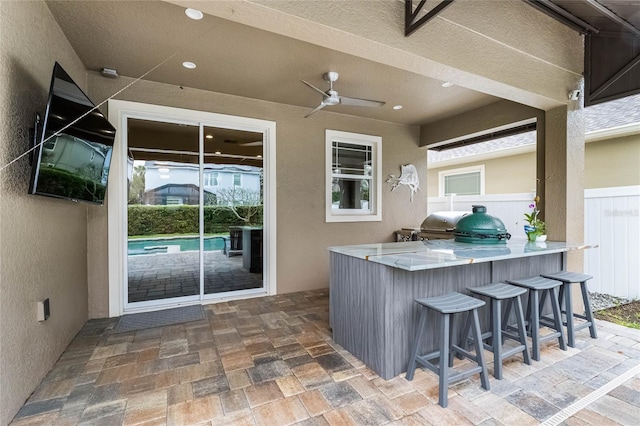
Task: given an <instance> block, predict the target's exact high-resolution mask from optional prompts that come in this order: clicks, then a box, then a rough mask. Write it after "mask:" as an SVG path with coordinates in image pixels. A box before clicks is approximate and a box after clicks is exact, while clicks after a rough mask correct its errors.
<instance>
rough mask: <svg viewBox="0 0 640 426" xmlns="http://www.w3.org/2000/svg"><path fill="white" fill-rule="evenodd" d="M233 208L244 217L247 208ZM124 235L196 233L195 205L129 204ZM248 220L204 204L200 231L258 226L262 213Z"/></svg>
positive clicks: (196, 213) (197, 222) (223, 209)
mask: <svg viewBox="0 0 640 426" xmlns="http://www.w3.org/2000/svg"><path fill="white" fill-rule="evenodd" d="M249 208H251V209H254V210H255V208H256V207H255V206H253V207H242V206H239V207H236V210H238V213H239V214H240V215H241V216H245V217H246V210H247V209H249ZM127 211H128V215H129V220H128V227H129V229H128V235H129V236H138V235H155V234H197V233H198V225H199V215H198V211H199V209H198V206H142V205H132V206H129V207H128V209H127ZM251 219H252V221H251V223H247V222H244V221H242V220H241V219H238V217H237V216H236V215H235V214H234V213H233V211H231V209H230V208H229V207H223V206H205V207H204V232H205V233H206V234H215V233H223V232H228V231H229V227H230V226H244V225H260V224H262V213H261V214H259V215H255V216H253V217H252V218H251Z"/></svg>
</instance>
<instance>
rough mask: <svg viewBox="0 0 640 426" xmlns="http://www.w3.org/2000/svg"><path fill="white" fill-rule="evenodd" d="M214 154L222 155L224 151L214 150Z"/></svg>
mask: <svg viewBox="0 0 640 426" xmlns="http://www.w3.org/2000/svg"><path fill="white" fill-rule="evenodd" d="M214 154H215V155H220V154H222V153H221V152H220V151H216V152H214Z"/></svg>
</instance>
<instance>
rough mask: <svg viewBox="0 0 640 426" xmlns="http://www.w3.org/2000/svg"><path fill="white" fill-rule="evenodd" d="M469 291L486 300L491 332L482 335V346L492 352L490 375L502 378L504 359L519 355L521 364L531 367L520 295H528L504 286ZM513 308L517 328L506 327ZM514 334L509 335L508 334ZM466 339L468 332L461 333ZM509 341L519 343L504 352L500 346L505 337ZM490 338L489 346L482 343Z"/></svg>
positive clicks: (514, 287)
mask: <svg viewBox="0 0 640 426" xmlns="http://www.w3.org/2000/svg"><path fill="white" fill-rule="evenodd" d="M468 290H469V291H470V292H472V293H474V294H477V295H479V296H484V297H488V298H489V307H490V315H491V317H490V318H491V320H490V324H491V326H490V331H489V332H487V333H483V334H482V346H483V347H484V348H485V349H487V350H488V351H491V352H493V376H494V377H495V378H496V379H502V361H503V360H505V359H506V358H508V357H510V356H512V355H515V354H517V353H520V352H522V356H523V358H524V362H525V363H526V364H528V365H531V356H530V355H529V345H528V344H527V330H526V328H525V322H524V314H523V312H522V302H521V301H520V296H521V295H523V294H525V293H526V292H527V290H526V289H524V288H522V287H517V286H514V285H510V284H505V283H493V284H489V285H486V286H482V287H475V288H469V289H468ZM505 300H506V301H507V307H506V310H505V313H504V319H501V318H502V301H505ZM514 306H515V319H516V327H515V328H514V329H513V328H512V327H510V326H509V317H510V315H511V310H512V308H513V307H514ZM512 330H513V331H516V332H517V334H511V331H512ZM464 335H465V336H468V335H469V333H468V330H467V331H465V333H464ZM505 337H506V338H509V339H512V340H515V341H517V342H519V343H520V344H519V345H518V346H515V347H513V348H511V349H509V350H507V351H504V350H503V348H502V345H503V343H504V338H505ZM489 338H490V339H491V344H490V345H489V344H487V343H484V341H485V340H487V339H489Z"/></svg>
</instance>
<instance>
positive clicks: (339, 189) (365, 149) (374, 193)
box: [325, 130, 382, 222]
mask: <svg viewBox="0 0 640 426" xmlns="http://www.w3.org/2000/svg"><path fill="white" fill-rule="evenodd" d="M325 143H326V160H325V162H326V221H327V222H360V221H362V222H364V221H381V220H382V211H381V210H382V208H381V206H382V203H381V170H380V168H381V167H380V166H381V162H382V138H381V137H379V136H371V135H363V134H359V133H348V132H340V131H337V130H327V131H326V133H325Z"/></svg>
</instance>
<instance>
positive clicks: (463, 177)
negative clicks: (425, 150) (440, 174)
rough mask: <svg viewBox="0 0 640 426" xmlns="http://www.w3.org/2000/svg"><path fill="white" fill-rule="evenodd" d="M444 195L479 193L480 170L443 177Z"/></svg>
mask: <svg viewBox="0 0 640 426" xmlns="http://www.w3.org/2000/svg"><path fill="white" fill-rule="evenodd" d="M444 193H445V195H450V194H457V195H479V194H480V172H479V171H478V172H470V173H460V174H455V175H450V176H445V177H444Z"/></svg>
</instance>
